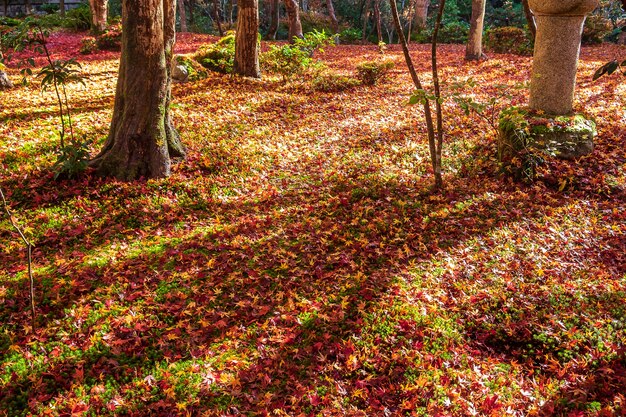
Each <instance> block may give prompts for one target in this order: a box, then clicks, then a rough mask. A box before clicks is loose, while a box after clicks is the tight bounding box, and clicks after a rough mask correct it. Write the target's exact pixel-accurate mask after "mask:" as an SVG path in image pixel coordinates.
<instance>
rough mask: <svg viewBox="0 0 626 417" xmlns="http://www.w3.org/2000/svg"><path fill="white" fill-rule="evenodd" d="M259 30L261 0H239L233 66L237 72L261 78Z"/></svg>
mask: <svg viewBox="0 0 626 417" xmlns="http://www.w3.org/2000/svg"><path fill="white" fill-rule="evenodd" d="M258 32H259V1H258V0H239V12H238V16H237V32H236V35H235V61H234V66H233V67H234V71H235V73H236V74H239V75H245V76H246V77H254V78H261V71H260V69H259V40H258Z"/></svg>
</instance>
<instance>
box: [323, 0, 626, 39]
mask: <svg viewBox="0 0 626 417" xmlns="http://www.w3.org/2000/svg"><path fill="white" fill-rule="evenodd" d="M625 1H626V0H625ZM326 8H327V9H328V16H329V17H330V21H331V22H332V28H333V32H335V33H339V21H338V20H337V15H336V14H335V7H334V6H333V0H326Z"/></svg>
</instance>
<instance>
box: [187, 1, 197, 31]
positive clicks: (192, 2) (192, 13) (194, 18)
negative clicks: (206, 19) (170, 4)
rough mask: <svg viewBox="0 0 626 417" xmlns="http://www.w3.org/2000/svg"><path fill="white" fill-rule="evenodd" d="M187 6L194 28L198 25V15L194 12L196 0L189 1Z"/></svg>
mask: <svg viewBox="0 0 626 417" xmlns="http://www.w3.org/2000/svg"><path fill="white" fill-rule="evenodd" d="M187 4H188V5H189V23H190V24H191V25H192V26H193V25H195V24H196V15H195V13H194V12H193V9H194V8H195V5H196V0H187Z"/></svg>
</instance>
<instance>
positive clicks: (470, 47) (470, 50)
mask: <svg viewBox="0 0 626 417" xmlns="http://www.w3.org/2000/svg"><path fill="white" fill-rule="evenodd" d="M485 6H486V0H472V17H471V21H470V31H469V37H468V40H467V47H466V49H465V59H467V60H468V61H471V60H479V59H481V58H482V56H483V26H484V22H485Z"/></svg>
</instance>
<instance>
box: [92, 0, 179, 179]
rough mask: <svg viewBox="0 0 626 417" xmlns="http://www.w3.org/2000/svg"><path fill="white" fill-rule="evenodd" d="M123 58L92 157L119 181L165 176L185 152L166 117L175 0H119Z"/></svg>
mask: <svg viewBox="0 0 626 417" xmlns="http://www.w3.org/2000/svg"><path fill="white" fill-rule="evenodd" d="M122 27H123V32H122V56H121V59H120V69H119V76H118V81H117V88H116V93H115V104H114V110H113V120H112V122H111V129H110V131H109V137H108V138H107V140H106V143H105V144H104V147H103V149H102V151H101V152H100V154H99V155H98V156H97V157H96V158H95V159H94V160H93V161H91V166H93V167H94V168H95V169H96V170H97V172H98V173H99V174H101V175H105V176H113V177H116V178H119V179H123V180H134V179H138V178H141V177H144V178H159V177H166V176H168V175H169V174H170V166H171V160H170V158H172V157H182V156H184V155H185V150H184V148H183V146H182V144H181V142H180V137H179V136H178V133H177V132H176V130H175V129H174V128H173V126H172V123H171V118H170V112H169V106H170V100H171V96H170V86H171V74H170V71H171V65H170V64H171V60H172V50H173V46H174V40H175V35H176V31H175V29H176V1H175V0H123V1H122Z"/></svg>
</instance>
